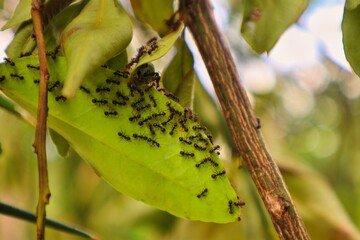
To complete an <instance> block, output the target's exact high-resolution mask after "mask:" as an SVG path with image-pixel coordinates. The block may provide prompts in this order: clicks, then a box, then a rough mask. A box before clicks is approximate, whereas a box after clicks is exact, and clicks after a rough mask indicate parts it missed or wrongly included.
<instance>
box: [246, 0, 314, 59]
mask: <svg viewBox="0 0 360 240" xmlns="http://www.w3.org/2000/svg"><path fill="white" fill-rule="evenodd" d="M307 4H308V1H307V0H293V1H288V0H274V1H263V0H248V1H245V9H244V17H243V21H242V24H241V34H242V36H243V37H244V39H245V40H246V41H247V43H248V44H249V45H250V46H251V48H252V49H253V50H254V51H255V52H256V53H258V54H260V53H263V52H269V51H270V50H271V49H272V48H273V47H274V45H275V44H276V42H277V41H278V39H279V38H280V36H281V35H282V34H283V32H284V31H285V30H286V29H287V28H288V27H289V26H290V25H292V24H293V23H294V22H296V21H297V19H298V18H299V17H300V15H301V14H302V12H303V11H304V10H305V8H306V6H307Z"/></svg>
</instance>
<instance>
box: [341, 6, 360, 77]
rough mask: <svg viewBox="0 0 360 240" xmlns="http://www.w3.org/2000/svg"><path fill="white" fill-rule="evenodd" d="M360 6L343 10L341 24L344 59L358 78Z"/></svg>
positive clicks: (359, 74)
mask: <svg viewBox="0 0 360 240" xmlns="http://www.w3.org/2000/svg"><path fill="white" fill-rule="evenodd" d="M359 26H360V6H358V7H357V8H355V9H353V10H348V9H347V8H345V10H344V17H343V22H342V31H343V42H344V50H345V56H346V59H347V60H348V61H349V63H350V65H351V67H352V68H353V70H354V72H355V73H356V74H357V75H358V76H360V45H359V39H360V28H359Z"/></svg>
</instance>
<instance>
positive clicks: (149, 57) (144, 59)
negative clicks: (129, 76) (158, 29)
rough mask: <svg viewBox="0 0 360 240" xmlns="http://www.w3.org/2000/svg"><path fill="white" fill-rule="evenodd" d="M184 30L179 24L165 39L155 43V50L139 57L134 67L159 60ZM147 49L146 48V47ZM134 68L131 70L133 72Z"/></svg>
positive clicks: (181, 24) (182, 25)
mask: <svg viewBox="0 0 360 240" xmlns="http://www.w3.org/2000/svg"><path fill="white" fill-rule="evenodd" d="M183 29H184V24H183V23H182V22H181V23H180V24H179V25H178V28H177V29H175V30H174V31H172V32H170V33H169V34H167V35H166V36H165V37H163V38H161V39H160V40H157V41H156V46H157V48H156V49H155V50H154V51H152V52H151V54H148V53H147V52H146V53H145V55H143V56H141V58H140V61H139V62H138V63H137V65H136V67H139V66H141V65H143V64H145V63H149V62H152V61H154V60H156V59H159V58H161V57H162V56H164V55H165V54H166V53H168V52H169V50H170V49H171V48H172V46H173V45H174V44H175V42H176V40H177V39H178V37H179V35H180V34H181V33H182V31H183ZM146 47H148V46H146ZM135 69H136V68H134V69H133V72H134V70H135Z"/></svg>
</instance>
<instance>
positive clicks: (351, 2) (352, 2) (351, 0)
mask: <svg viewBox="0 0 360 240" xmlns="http://www.w3.org/2000/svg"><path fill="white" fill-rule="evenodd" d="M359 4H360V0H346V3H345V8H346V9H347V10H353V9H354V8H356V7H357V6H359Z"/></svg>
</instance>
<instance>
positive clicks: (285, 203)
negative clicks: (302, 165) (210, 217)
mask: <svg viewBox="0 0 360 240" xmlns="http://www.w3.org/2000/svg"><path fill="white" fill-rule="evenodd" d="M180 16H181V19H182V20H183V21H184V22H185V24H186V25H187V26H188V27H189V28H190V30H191V32H192V33H193V35H194V38H195V41H196V43H197V46H198V48H199V51H200V53H201V55H202V58H203V60H204V62H205V65H206V67H207V70H208V72H209V75H210V76H211V80H212V82H213V85H214V88H215V91H216V94H217V96H218V98H219V101H220V104H221V107H222V109H223V112H224V114H225V118H226V121H227V123H228V125H229V128H230V130H231V133H232V137H233V140H234V143H235V147H236V150H237V151H238V152H239V154H240V155H241V156H242V158H243V159H244V161H245V163H246V166H247V169H248V170H249V172H250V174H251V177H252V179H253V181H254V183H255V184H256V187H257V189H258V192H259V193H260V195H261V198H262V200H263V202H264V204H265V207H266V209H267V211H268V213H269V214H270V216H271V219H272V222H273V224H274V226H275V229H276V231H277V233H278V235H279V238H280V239H291V240H293V239H310V237H309V235H308V233H307V231H306V229H305V227H304V223H303V221H302V219H301V218H300V216H299V215H298V213H297V211H296V208H295V206H294V203H293V201H292V199H291V197H290V194H289V192H288V190H287V188H286V185H285V183H284V181H283V179H282V176H281V173H280V171H279V169H278V167H277V165H276V164H275V162H274V161H273V160H272V158H271V156H270V154H269V152H268V150H267V149H266V146H265V144H264V141H263V139H262V136H261V134H260V132H259V131H258V129H259V128H260V123H259V121H258V120H257V119H256V117H255V116H254V113H253V110H252V108H251V106H250V103H249V100H248V97H247V95H246V92H245V90H244V88H243V87H242V86H241V84H240V79H239V75H238V73H237V70H236V67H235V63H234V60H233V59H232V57H231V53H230V50H229V47H228V46H227V45H225V42H224V41H223V39H222V35H221V33H220V31H219V29H218V27H217V25H216V23H215V20H214V17H213V13H212V7H211V6H210V5H209V3H208V1H207V0H181V1H180Z"/></svg>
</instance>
